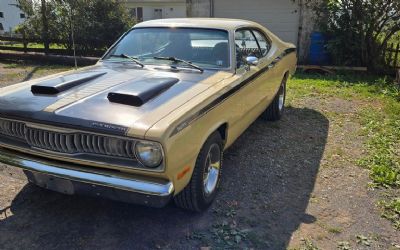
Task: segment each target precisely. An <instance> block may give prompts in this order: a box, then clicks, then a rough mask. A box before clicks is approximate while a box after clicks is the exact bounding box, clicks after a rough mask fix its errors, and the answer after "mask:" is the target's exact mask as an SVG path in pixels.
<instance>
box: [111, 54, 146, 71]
mask: <svg viewBox="0 0 400 250" xmlns="http://www.w3.org/2000/svg"><path fill="white" fill-rule="evenodd" d="M110 57H119V58H127V59H130V60H131V61H132V62H134V63H136V64H137V65H139V66H140V67H142V68H144V64H143V63H141V62H140V61H139V60H138V58H136V57H132V56H128V55H125V54H120V55H110Z"/></svg>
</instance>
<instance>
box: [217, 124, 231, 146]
mask: <svg viewBox="0 0 400 250" xmlns="http://www.w3.org/2000/svg"><path fill="white" fill-rule="evenodd" d="M217 131H218V133H219V134H220V135H221V138H222V140H223V141H224V142H226V140H227V137H228V123H224V124H222V125H221V126H219V127H218V128H217Z"/></svg>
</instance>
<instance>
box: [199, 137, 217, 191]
mask: <svg viewBox="0 0 400 250" xmlns="http://www.w3.org/2000/svg"><path fill="white" fill-rule="evenodd" d="M220 169H221V149H220V146H219V145H218V144H216V143H214V144H212V145H211V147H210V150H209V151H208V154H207V158H206V162H205V168H204V175H203V186H204V194H205V196H206V197H208V196H210V195H211V194H212V193H213V192H214V191H215V189H216V188H217V184H218V178H219V172H220Z"/></svg>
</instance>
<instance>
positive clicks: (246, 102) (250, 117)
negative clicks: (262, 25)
mask: <svg viewBox="0 0 400 250" xmlns="http://www.w3.org/2000/svg"><path fill="white" fill-rule="evenodd" d="M255 31H257V30H255V29H251V28H244V29H239V30H237V31H236V32H235V47H236V53H235V55H236V75H237V76H238V80H237V82H236V83H235V84H236V85H239V86H241V88H240V91H238V93H237V94H236V95H234V96H233V97H232V99H233V100H231V102H230V103H231V104H233V105H232V107H231V110H232V113H231V115H232V120H231V123H230V126H231V131H232V132H233V134H234V135H235V136H233V137H234V138H230V139H235V137H237V136H238V135H240V134H241V133H242V132H243V131H244V130H245V129H246V128H247V127H248V126H249V125H250V124H251V123H252V122H254V120H255V119H257V117H258V116H259V115H260V114H261V113H262V112H263V111H264V110H265V108H266V107H267V104H268V102H270V101H271V100H272V97H273V95H274V93H270V91H273V85H275V84H274V82H273V81H272V82H271V81H270V77H271V76H273V74H270V73H271V70H270V69H269V68H268V65H269V64H270V63H271V62H272V59H270V57H269V51H270V48H271V43H270V41H269V40H268V39H267V38H266V36H265V35H263V34H262V33H260V32H259V31H257V33H256V32H255ZM256 36H258V37H259V39H260V41H258V40H257V38H256ZM260 44H261V46H262V47H260ZM249 56H252V57H254V56H255V57H257V58H258V64H257V65H249V64H248V63H247V62H246V58H247V57H249Z"/></svg>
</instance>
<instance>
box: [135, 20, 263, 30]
mask: <svg viewBox="0 0 400 250" xmlns="http://www.w3.org/2000/svg"><path fill="white" fill-rule="evenodd" d="M246 26H252V27H260V28H262V26H261V25H260V24H258V23H255V22H251V21H246V20H240V19H226V18H169V19H157V20H151V21H145V22H141V23H139V24H137V25H135V26H134V27H135V28H145V27H178V28H179V27H181V28H184V27H185V28H191V27H193V28H211V29H224V30H235V29H238V28H241V27H246Z"/></svg>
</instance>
